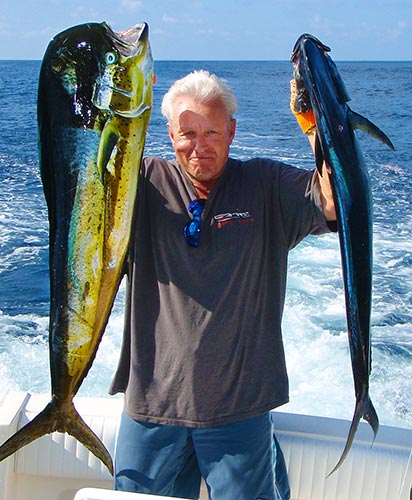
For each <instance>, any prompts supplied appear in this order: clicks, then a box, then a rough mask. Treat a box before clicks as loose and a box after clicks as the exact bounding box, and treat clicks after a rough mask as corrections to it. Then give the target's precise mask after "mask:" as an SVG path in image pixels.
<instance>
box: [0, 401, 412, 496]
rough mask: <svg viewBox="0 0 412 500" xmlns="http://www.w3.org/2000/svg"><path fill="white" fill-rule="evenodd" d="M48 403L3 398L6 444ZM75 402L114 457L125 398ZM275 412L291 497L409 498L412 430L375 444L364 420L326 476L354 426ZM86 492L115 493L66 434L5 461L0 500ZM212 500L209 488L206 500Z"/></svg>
mask: <svg viewBox="0 0 412 500" xmlns="http://www.w3.org/2000/svg"><path fill="white" fill-rule="evenodd" d="M48 399H49V398H48V396H43V395H41V396H40V395H30V394H26V393H8V394H5V395H3V397H1V396H0V439H1V442H3V441H4V440H5V439H6V438H7V437H8V436H10V435H11V434H13V433H14V432H15V431H16V430H17V428H20V427H21V426H22V425H24V424H25V423H26V422H27V421H28V420H31V419H32V418H33V417H34V416H35V415H37V414H38V413H39V412H40V411H41V410H42V409H43V408H44V406H45V405H46V403H47V402H48ZM75 403H76V407H77V409H78V410H79V412H80V414H81V415H82V417H83V418H84V420H85V421H86V422H87V423H88V425H90V427H91V428H92V429H93V430H94V432H96V434H97V435H98V436H99V437H100V438H101V439H102V441H103V442H104V443H105V445H106V446H107V448H108V450H109V451H110V452H111V454H112V456H114V451H115V446H116V436H117V430H118V425H119V417H120V414H121V411H122V400H121V399H116V398H76V400H75ZM275 415H276V420H275V421H276V427H277V437H278V438H279V441H280V443H281V446H282V450H283V452H284V455H285V460H286V464H287V467H288V473H289V480H290V485H291V490H292V498H293V500H410V490H411V483H412V463H411V449H412V429H401V428H395V427H386V426H381V428H380V430H379V433H378V436H377V438H376V440H375V442H374V443H373V445H372V439H373V435H372V432H371V430H370V429H369V427H368V425H367V424H364V423H361V424H360V426H359V430H358V432H357V434H356V438H355V442H354V445H353V446H352V449H351V451H350V453H349V455H348V457H347V459H346V460H345V462H344V464H343V465H342V466H341V467H340V468H339V469H338V471H337V472H335V473H334V474H332V475H331V476H330V477H328V478H327V477H326V476H327V475H328V473H329V472H330V471H331V470H332V468H333V467H334V465H335V464H336V462H337V460H338V459H339V457H340V454H341V452H342V450H343V447H344V444H345V441H346V437H347V432H348V429H349V425H350V422H348V421H345V420H337V419H331V418H323V417H313V416H304V415H296V414H290V413H283V412H278V411H276V412H275ZM82 488H100V489H106V490H110V489H111V488H112V478H111V476H110V474H109V473H108V471H107V469H106V468H105V466H104V465H103V464H102V463H101V462H100V461H99V460H98V459H97V458H96V457H95V456H94V455H92V454H91V453H90V452H89V451H88V450H87V449H86V448H84V446H83V445H81V444H80V443H78V442H77V441H76V440H75V439H74V438H72V437H71V436H69V435H67V434H60V433H53V434H51V435H48V436H44V437H42V438H40V439H38V440H36V441H34V442H33V443H31V444H29V445H28V446H26V447H24V448H22V449H20V450H19V451H18V452H17V453H16V454H15V455H14V456H13V457H10V458H8V459H7V460H5V461H3V462H1V463H0V500H73V499H74V497H75V495H76V492H78V490H80V489H82ZM133 496H135V497H136V500H138V497H140V498H142V496H141V495H133ZM143 497H147V495H143ZM99 498H100V497H99ZM101 498H105V497H104V496H103V497H101ZM151 498H155V497H153V496H152V497H151ZM206 498H207V496H206V494H205V491H203V492H202V496H201V499H202V500H206ZM113 499H114V497H113ZM119 500H122V499H121V498H119Z"/></svg>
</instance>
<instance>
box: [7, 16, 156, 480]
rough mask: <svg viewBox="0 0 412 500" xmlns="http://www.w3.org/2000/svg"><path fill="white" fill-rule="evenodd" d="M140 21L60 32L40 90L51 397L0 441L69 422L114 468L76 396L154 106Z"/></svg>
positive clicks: (126, 228)
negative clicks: (82, 414)
mask: <svg viewBox="0 0 412 500" xmlns="http://www.w3.org/2000/svg"><path fill="white" fill-rule="evenodd" d="M153 78H154V76H153V59H152V55H151V51H150V45H149V40H148V26H147V24H146V23H141V24H137V25H136V26H133V27H132V28H130V29H129V30H126V31H124V32H122V33H114V32H113V31H112V30H111V28H110V27H109V26H108V25H107V24H106V23H88V24H83V25H79V26H74V27H72V28H69V29H67V30H65V31H63V32H62V33H59V34H58V35H56V36H55V37H54V38H53V40H52V41H51V42H50V44H49V46H48V48H47V50H46V53H45V55H44V58H43V62H42V66H41V71H40V78H39V90H38V125H39V152H40V170H41V177H42V182H43V189H44V194H45V198H46V202H47V206H48V214H49V240H50V241H49V243H50V250H49V267H50V327H49V330H50V331H49V345H50V371H51V386H52V398H51V401H50V403H49V404H48V405H47V406H46V408H45V409H44V410H43V411H42V412H41V413H40V414H39V415H37V416H36V417H35V418H34V419H33V421H32V422H30V423H29V424H27V425H26V426H25V427H23V428H22V429H20V430H19V431H18V432H17V433H16V434H14V435H13V436H12V437H11V438H9V439H8V440H7V441H6V442H5V443H4V444H3V445H2V446H1V447H0V460H3V459H5V458H6V457H8V456H10V455H11V454H13V453H14V452H15V451H17V450H18V449H19V448H21V447H22V446H24V445H26V444H28V443H30V442H31V441H33V440H34V439H36V438H38V437H40V436H41V435H44V434H47V433H51V432H54V431H59V432H68V433H69V434H71V435H73V436H74V437H75V438H76V439H78V440H79V441H80V442H82V443H83V444H84V445H85V446H86V447H87V448H88V449H89V450H90V451H91V452H92V453H94V454H95V455H96V456H97V457H98V458H99V459H100V460H101V461H102V462H103V463H104V464H105V465H106V466H107V468H108V470H109V471H110V472H111V473H112V474H113V463H112V459H111V456H110V453H109V452H108V450H107V449H106V447H105V446H104V444H103V443H102V442H101V441H100V439H99V438H98V437H97V436H96V435H95V434H94V433H93V432H92V431H91V429H90V428H89V427H88V426H87V425H86V424H85V423H84V422H83V420H82V419H81V417H80V416H79V414H78V413H77V411H76V409H75V407H74V405H73V397H74V396H75V394H76V393H77V391H78V389H79V387H80V385H81V383H82V381H83V380H84V378H85V377H86V375H87V373H88V370H89V369H90V367H91V365H92V363H93V360H94V358H95V355H96V352H97V349H98V345H99V343H100V340H101V337H102V335H103V333H104V330H105V327H106V325H107V321H108V319H109V315H110V311H111V308H112V305H113V302H114V299H115V296H116V293H117V290H118V287H119V284H120V282H121V279H122V277H123V274H124V268H125V259H126V254H127V247H128V241H129V236H130V230H131V221H132V216H133V209H134V202H135V198H136V192H137V184H138V176H139V169H140V161H141V157H142V154H143V148H144V142H145V135H146V130H147V125H148V122H149V117H150V112H151V106H152V82H153Z"/></svg>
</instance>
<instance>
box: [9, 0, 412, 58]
mask: <svg viewBox="0 0 412 500" xmlns="http://www.w3.org/2000/svg"><path fill="white" fill-rule="evenodd" d="M1 3H2V6H3V8H2V9H1V13H0V59H35V60H40V59H42V58H43V54H44V52H45V50H46V47H47V45H48V43H49V41H50V40H51V38H52V37H53V36H54V35H56V34H58V33H59V32H61V31H63V30H64V29H66V28H69V27H71V26H75V25H77V24H83V23H87V22H102V21H105V22H107V23H108V24H109V25H110V26H111V27H112V29H113V30H114V31H122V30H124V29H126V28H129V27H130V26H132V25H134V24H137V23H140V22H142V21H145V22H147V23H148V24H149V29H150V42H151V46H152V51H153V56H154V58H155V60H156V59H157V60H288V59H289V56H290V52H291V50H292V47H293V45H294V43H295V41H296V39H297V38H298V37H299V35H301V34H302V33H311V34H312V35H315V36H316V37H317V38H319V39H320V40H321V41H322V42H323V43H325V44H326V45H329V47H331V49H332V52H331V55H332V57H333V59H335V60H346V61H357V60H381V61H382V60H385V61H386V60H397V61H399V60H408V61H410V60H412V1H411V0H117V1H114V0H111V1H109V0H88V1H81V0H12V1H10V0H1ZM4 4H6V5H4Z"/></svg>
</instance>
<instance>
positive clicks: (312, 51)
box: [290, 33, 350, 113]
mask: <svg viewBox="0 0 412 500" xmlns="http://www.w3.org/2000/svg"><path fill="white" fill-rule="evenodd" d="M330 50H331V49H330V47H328V46H327V45H325V44H324V43H322V42H321V41H320V40H319V39H318V38H316V37H314V36H313V35H310V34H308V33H305V34H303V35H301V36H300V37H299V38H298V39H297V41H296V43H295V45H294V47H293V50H292V54H291V56H290V61H291V62H292V64H293V74H294V78H295V80H296V87H297V99H296V101H295V110H296V111H297V112H298V113H302V112H305V111H307V110H308V109H309V108H310V107H311V105H310V97H309V94H310V93H311V91H312V89H313V87H314V82H313V80H312V75H314V74H315V73H322V74H323V75H324V76H325V78H326V80H327V81H328V82H329V84H330V85H331V87H332V88H333V89H334V92H335V93H336V97H337V99H338V102H339V103H341V104H343V103H345V102H348V101H349V100H350V97H349V94H348V92H347V90H346V86H345V83H344V82H343V80H342V77H341V76H340V73H339V71H338V69H337V67H336V65H335V63H334V62H333V60H332V59H331V57H330V56H329V52H330Z"/></svg>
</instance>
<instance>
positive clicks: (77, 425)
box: [60, 405, 114, 476]
mask: <svg viewBox="0 0 412 500" xmlns="http://www.w3.org/2000/svg"><path fill="white" fill-rule="evenodd" d="M60 432H67V433H68V434H70V435H71V436H73V437H74V438H76V439H77V440H78V441H80V442H81V443H82V444H83V445H84V446H85V447H86V448H87V449H88V450H89V451H91V453H93V455H95V456H96V457H97V458H98V459H100V460H101V461H102V462H103V463H104V465H105V466H106V467H107V469H108V470H109V472H110V474H111V475H112V476H113V474H114V469H113V461H112V457H111V455H110V453H109V451H108V450H107V448H106V446H105V445H104V444H103V443H102V441H101V440H100V438H99V437H98V436H97V434H95V433H94V432H93V431H92V429H90V427H89V426H88V425H87V424H86V423H85V422H84V421H83V419H82V418H81V416H80V415H79V413H78V412H77V410H76V409H75V407H74V406H73V405H72V409H71V412H70V414H69V415H68V416H67V417H66V420H65V426H64V431H63V430H61V431H60Z"/></svg>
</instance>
